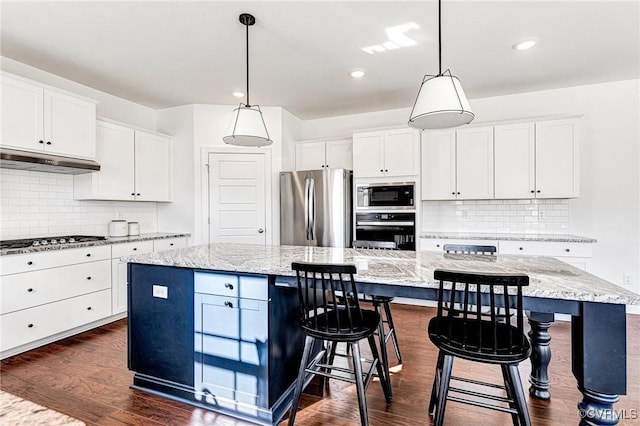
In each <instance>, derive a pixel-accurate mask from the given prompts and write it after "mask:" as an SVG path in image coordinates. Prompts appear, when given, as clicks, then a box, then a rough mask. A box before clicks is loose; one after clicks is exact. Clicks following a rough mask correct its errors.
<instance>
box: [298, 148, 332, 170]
mask: <svg viewBox="0 0 640 426" xmlns="http://www.w3.org/2000/svg"><path fill="white" fill-rule="evenodd" d="M324 150H325V142H300V143H297V144H296V170H318V169H322V168H324V166H325V154H324Z"/></svg>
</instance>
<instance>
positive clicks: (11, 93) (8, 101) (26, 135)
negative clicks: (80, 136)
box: [0, 75, 44, 151]
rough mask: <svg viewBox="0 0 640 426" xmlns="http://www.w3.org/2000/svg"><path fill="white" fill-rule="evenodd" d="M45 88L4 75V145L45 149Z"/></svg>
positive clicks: (0, 122)
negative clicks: (43, 109)
mask: <svg viewBox="0 0 640 426" xmlns="http://www.w3.org/2000/svg"><path fill="white" fill-rule="evenodd" d="M42 96H43V89H42V87H39V86H36V85H33V84H30V83H27V82H25V81H22V80H18V79H14V78H11V77H8V76H6V75H2V96H1V98H2V114H1V116H0V129H2V130H1V131H2V140H1V141H2V145H3V146H8V147H12V148H18V149H26V150H30V151H34V150H42V149H44V125H43V117H44V115H43V111H42V108H43V101H42Z"/></svg>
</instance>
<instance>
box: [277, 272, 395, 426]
mask: <svg viewBox="0 0 640 426" xmlns="http://www.w3.org/2000/svg"><path fill="white" fill-rule="evenodd" d="M291 268H292V269H293V270H294V271H296V277H297V282H298V296H299V301H300V325H301V327H302V331H303V332H304V333H305V334H306V339H305V344H304V352H303V354H302V360H301V361H300V370H299V373H298V378H297V381H296V386H295V392H294V395H293V400H292V403H291V411H290V414H289V426H293V424H294V422H295V418H296V412H297V410H298V405H299V403H300V396H301V394H302V390H303V389H304V386H306V384H308V383H309V382H310V381H311V379H312V378H313V377H314V376H315V375H320V376H324V377H328V378H333V379H338V380H342V381H346V382H349V383H355V385H356V391H357V394H358V405H359V407H360V422H361V423H362V425H368V424H369V417H368V414H367V400H366V396H365V392H366V388H367V386H368V385H369V383H370V381H371V378H372V377H373V372H374V370H375V371H377V373H378V376H379V379H380V385H381V386H382V391H383V392H384V396H385V399H386V401H387V403H391V394H390V393H389V388H390V386H389V385H388V383H387V376H386V375H385V374H384V371H383V369H382V364H381V363H380V357H379V356H378V350H377V348H376V341H375V338H374V333H375V331H376V330H377V329H378V324H379V323H380V315H379V314H378V313H377V312H376V311H372V310H367V309H362V308H361V307H360V301H359V300H358V298H357V297H340V296H339V295H338V294H343V295H346V294H358V291H357V288H356V283H355V281H354V279H353V275H354V274H355V273H356V267H355V265H347V264H318V263H308V262H294V263H293V264H292V265H291ZM363 339H367V341H368V342H369V346H370V348H371V353H372V356H373V359H372V360H371V365H370V366H369V368H368V369H367V371H363V366H362V360H361V357H360V346H359V342H360V340H363ZM315 342H319V343H321V344H322V348H321V350H319V351H317V353H316V352H315V351H314V343H315ZM325 342H326V343H328V344H330V348H329V347H325V346H324V343H325ZM338 343H347V345H348V348H349V349H350V351H351V354H352V357H351V358H352V363H353V370H352V369H349V368H344V367H339V366H335V365H333V355H334V354H335V346H336V344H338ZM326 360H328V361H326ZM336 371H337V372H338V373H343V374H342V375H340V374H336V373H335V372H336ZM345 373H346V374H347V376H346V377H345V375H344V374H345Z"/></svg>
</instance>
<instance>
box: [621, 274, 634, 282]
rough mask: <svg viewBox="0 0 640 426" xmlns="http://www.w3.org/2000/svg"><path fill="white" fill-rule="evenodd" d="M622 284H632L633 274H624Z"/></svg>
mask: <svg viewBox="0 0 640 426" xmlns="http://www.w3.org/2000/svg"><path fill="white" fill-rule="evenodd" d="M622 284H624V285H631V284H632V282H631V274H622Z"/></svg>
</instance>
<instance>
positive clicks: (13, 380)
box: [0, 304, 640, 426]
mask: <svg viewBox="0 0 640 426" xmlns="http://www.w3.org/2000/svg"><path fill="white" fill-rule="evenodd" d="M392 309H393V314H394V322H395V324H396V327H397V333H398V338H399V340H400V347H401V350H402V355H403V359H404V363H403V364H402V365H400V366H397V365H395V361H396V360H395V357H394V355H393V352H392V351H390V357H391V358H390V359H391V365H392V366H393V368H392V380H391V381H392V387H393V392H394V394H393V403H392V404H391V405H387V404H386V401H385V400H384V396H383V393H382V390H381V388H380V386H379V383H377V382H375V381H374V382H372V383H371V384H370V386H369V388H368V390H367V403H368V406H369V418H370V423H371V425H372V426H391V425H393V426H421V425H430V424H432V422H431V418H430V417H429V416H428V414H427V406H428V401H429V396H430V392H431V384H432V381H433V373H434V369H435V363H436V357H437V353H436V351H435V349H434V347H433V345H431V343H430V342H429V339H428V337H427V334H426V326H427V323H428V321H429V319H430V318H431V317H432V315H433V314H434V310H433V309H432V308H426V307H420V306H411V305H400V304H394V305H393V307H392ZM627 318H628V320H627V324H628V328H627V336H628V339H627V351H628V363H627V364H628V395H623V396H621V398H620V402H619V403H617V404H616V406H615V407H616V408H617V409H619V410H626V412H627V413H633V412H632V410H634V409H636V410H637V409H638V407H640V339H637V336H639V335H640V316H634V315H629V316H628V317H627ZM126 327H127V323H126V319H125V320H120V321H116V322H113V323H111V324H107V325H105V326H103V327H99V328H97V329H94V330H90V331H88V332H85V333H82V334H79V335H76V336H73V337H70V338H67V339H64V340H61V341H59V342H55V343H52V344H50V345H47V346H44V347H41V348H38V349H36V350H33V351H29V352H26V353H23V354H20V355H16V356H14V357H11V358H8V359H5V360H2V361H1V362H0V388H1V389H2V390H4V391H6V392H9V393H12V394H14V395H17V396H20V397H22V398H24V399H27V400H30V401H33V402H35V403H37V404H40V405H43V406H46V407H49V408H52V409H54V410H56V411H59V412H61V413H64V414H67V415H69V416H72V417H75V418H78V419H80V420H82V421H84V422H85V423H87V425H89V426H94V425H95V426H98V425H99V426H111V425H114V426H115V425H136V426H137V425H149V426H157V425H175V426H204V425H207V426H247V425H249V423H247V422H244V421H241V420H237V419H234V418H231V417H228V416H224V415H220V414H217V413H214V412H212V411H209V410H204V409H201V408H196V407H192V406H190V405H186V404H182V403H180V402H176V401H172V400H168V399H165V398H161V397H158V396H155V395H150V394H146V393H144V392H139V391H136V390H134V389H131V388H130V385H131V383H132V379H133V373H132V372H130V371H128V370H127V362H126V357H127V353H126V350H127V333H126ZM550 333H551V336H552V346H551V348H552V361H551V365H550V367H549V375H550V381H551V394H552V399H551V400H550V401H539V400H536V399H533V398H529V397H528V396H527V398H528V406H529V411H530V414H531V420H532V424H533V425H534V426H556V425H560V424H577V422H578V415H577V408H576V403H577V401H578V400H579V399H580V397H581V395H580V393H579V392H578V390H577V389H576V382H575V379H574V378H573V376H572V374H571V352H570V350H571V334H570V333H571V326H570V323H569V322H561V321H558V322H556V323H554V324H553V325H552V326H551V330H550ZM389 348H390V349H391V346H389ZM363 352H364V351H363ZM491 367H492V366H489V367H487V366H484V365H481V364H477V363H472V362H468V361H463V360H456V362H455V365H454V374H456V375H461V376H468V377H474V378H480V379H488V380H493V381H497V382H499V381H500V380H501V379H500V371H499V369H497V368H495V369H494V368H491ZM530 369H531V367H530V365H529V363H528V362H524V363H522V364H521V365H520V368H519V370H520V374H521V377H522V379H523V385H524V386H525V388H528V383H527V378H528V375H529V371H530ZM300 407H301V408H300V411H299V413H298V415H297V417H296V424H299V425H304V426H319V425H335V426H357V425H359V424H360V422H359V415H358V407H357V397H356V392H355V388H354V386H353V385H350V384H347V383H342V382H337V381H334V380H331V381H330V384H329V389H328V391H327V392H326V394H325V395H324V396H323V397H319V396H313V395H303V398H302V401H301V404H300ZM445 417H446V418H445V425H466V424H473V425H480V426H502V425H505V424H510V416H509V415H507V414H504V413H497V412H493V411H488V410H483V409H481V408H477V407H470V406H466V405H460V404H455V403H450V404H448V407H447V412H446V416H445ZM285 424H286V421H283V422H281V425H285ZM619 424H620V425H633V424H638V419H632V418H622V419H621V420H620V423H619Z"/></svg>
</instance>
